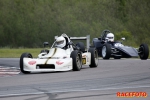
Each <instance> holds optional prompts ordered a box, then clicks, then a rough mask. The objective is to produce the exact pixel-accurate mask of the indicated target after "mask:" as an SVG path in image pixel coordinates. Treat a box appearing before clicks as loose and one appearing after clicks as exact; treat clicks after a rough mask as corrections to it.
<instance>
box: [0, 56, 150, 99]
mask: <svg viewBox="0 0 150 100" xmlns="http://www.w3.org/2000/svg"><path fill="white" fill-rule="evenodd" d="M0 66H1V67H3V68H5V67H6V68H7V69H8V68H10V69H11V70H12V69H14V70H16V71H18V72H19V59H18V58H0ZM0 72H2V69H0ZM9 72H11V71H9ZM118 92H119V93H131V92H136V93H140V92H142V93H147V97H137V96H134V97H127V96H126V97H117V93H118ZM0 100H150V60H140V59H121V60H114V59H111V60H102V59H99V66H98V67H97V68H89V67H88V66H83V68H82V70H81V71H69V72H53V73H34V74H22V73H20V72H19V73H18V74H14V75H6V76H0Z"/></svg>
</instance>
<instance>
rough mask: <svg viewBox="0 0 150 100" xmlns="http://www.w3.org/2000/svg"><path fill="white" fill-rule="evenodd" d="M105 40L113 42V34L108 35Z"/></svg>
mask: <svg viewBox="0 0 150 100" xmlns="http://www.w3.org/2000/svg"><path fill="white" fill-rule="evenodd" d="M106 38H107V39H108V41H110V42H113V41H114V34H113V33H108V34H107V36H106Z"/></svg>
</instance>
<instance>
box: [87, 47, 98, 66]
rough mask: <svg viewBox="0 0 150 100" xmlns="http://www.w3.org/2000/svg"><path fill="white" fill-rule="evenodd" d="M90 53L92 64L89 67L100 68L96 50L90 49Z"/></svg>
mask: <svg viewBox="0 0 150 100" xmlns="http://www.w3.org/2000/svg"><path fill="white" fill-rule="evenodd" d="M89 52H90V53H91V64H90V65H89V66H90V67H91V68H93V67H97V66H98V53H97V50H96V49H95V48H89Z"/></svg>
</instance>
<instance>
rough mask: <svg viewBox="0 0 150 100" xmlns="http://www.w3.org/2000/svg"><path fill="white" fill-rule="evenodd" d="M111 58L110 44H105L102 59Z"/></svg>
mask: <svg viewBox="0 0 150 100" xmlns="http://www.w3.org/2000/svg"><path fill="white" fill-rule="evenodd" d="M110 56H111V47H110V44H108V43H105V44H104V45H103V47H102V58H103V59H109V58H110Z"/></svg>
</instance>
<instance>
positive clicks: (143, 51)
mask: <svg viewBox="0 0 150 100" xmlns="http://www.w3.org/2000/svg"><path fill="white" fill-rule="evenodd" d="M139 56H140V58H141V59H142V60H147V58H148V56H149V48H148V45H147V44H141V45H140V48H139Z"/></svg>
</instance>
